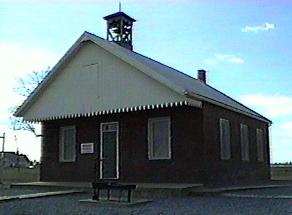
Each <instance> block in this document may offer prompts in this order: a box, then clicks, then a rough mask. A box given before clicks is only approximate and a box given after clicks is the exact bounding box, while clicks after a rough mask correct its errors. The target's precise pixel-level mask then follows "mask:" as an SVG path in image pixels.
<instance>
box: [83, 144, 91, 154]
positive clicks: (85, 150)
mask: <svg viewBox="0 0 292 215" xmlns="http://www.w3.org/2000/svg"><path fill="white" fill-rule="evenodd" d="M91 153H94V143H81V154H91Z"/></svg>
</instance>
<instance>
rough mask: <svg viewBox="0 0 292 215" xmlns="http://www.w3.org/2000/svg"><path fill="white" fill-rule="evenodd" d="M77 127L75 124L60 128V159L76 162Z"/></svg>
mask: <svg viewBox="0 0 292 215" xmlns="http://www.w3.org/2000/svg"><path fill="white" fill-rule="evenodd" d="M75 135H76V129H75V127H74V126H70V127H61V128H60V145H59V160H60V161H61V162H74V161H75V156H76V151H75V150H76V149H75V146H76V140H75Z"/></svg>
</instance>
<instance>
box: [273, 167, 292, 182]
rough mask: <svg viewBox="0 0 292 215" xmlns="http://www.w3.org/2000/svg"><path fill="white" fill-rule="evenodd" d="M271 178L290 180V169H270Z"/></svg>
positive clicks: (291, 172) (291, 173)
mask: <svg viewBox="0 0 292 215" xmlns="http://www.w3.org/2000/svg"><path fill="white" fill-rule="evenodd" d="M271 178H272V179H273V180H292V167H291V166H286V167H271Z"/></svg>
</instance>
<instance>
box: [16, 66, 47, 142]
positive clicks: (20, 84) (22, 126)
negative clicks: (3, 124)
mask: <svg viewBox="0 0 292 215" xmlns="http://www.w3.org/2000/svg"><path fill="white" fill-rule="evenodd" d="M49 70H50V68H48V69H46V70H43V71H33V72H32V73H30V74H28V75H27V76H25V77H23V78H18V79H16V82H17V86H16V87H15V88H14V91H15V92H16V93H17V94H18V95H20V96H23V97H25V98H27V97H28V96H29V95H30V94H31V93H32V92H33V91H34V90H35V88H36V87H37V86H38V85H39V84H41V83H42V81H43V80H44V78H45V77H46V75H47V74H48V72H49ZM17 108H18V106H15V107H12V108H10V112H11V113H14V112H15V111H16V110H17ZM10 124H11V127H12V129H13V130H26V131H31V132H33V133H34V135H35V136H36V137H39V136H41V135H37V134H36V131H35V127H34V126H33V125H32V124H31V123H29V122H25V121H24V120H23V119H22V118H21V117H14V116H11V117H10Z"/></svg>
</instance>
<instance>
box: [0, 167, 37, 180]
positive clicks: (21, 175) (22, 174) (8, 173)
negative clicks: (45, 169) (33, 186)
mask: <svg viewBox="0 0 292 215" xmlns="http://www.w3.org/2000/svg"><path fill="white" fill-rule="evenodd" d="M39 172H40V171H39V168H33V169H29V168H19V169H18V168H4V169H3V171H2V175H1V171H0V179H2V181H4V182H5V181H6V182H30V181H39V178H40V177H39V175H40V173H39Z"/></svg>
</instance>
